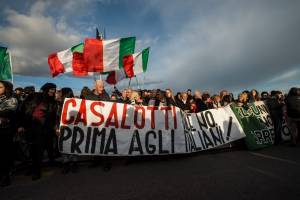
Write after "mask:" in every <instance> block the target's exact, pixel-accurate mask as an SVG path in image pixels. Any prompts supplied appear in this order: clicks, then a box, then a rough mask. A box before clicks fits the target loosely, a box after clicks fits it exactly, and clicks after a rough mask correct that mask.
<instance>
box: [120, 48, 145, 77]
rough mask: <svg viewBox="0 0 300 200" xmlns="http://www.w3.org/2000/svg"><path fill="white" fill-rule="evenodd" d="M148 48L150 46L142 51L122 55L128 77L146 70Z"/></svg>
mask: <svg viewBox="0 0 300 200" xmlns="http://www.w3.org/2000/svg"><path fill="white" fill-rule="evenodd" d="M149 50H150V48H147V49H144V50H143V51H142V52H139V53H135V54H131V55H128V56H124V58H123V65H124V70H125V72H126V75H127V77H128V78H132V77H134V76H135V75H137V74H140V73H143V72H145V71H146V70H147V65H148V57H149Z"/></svg>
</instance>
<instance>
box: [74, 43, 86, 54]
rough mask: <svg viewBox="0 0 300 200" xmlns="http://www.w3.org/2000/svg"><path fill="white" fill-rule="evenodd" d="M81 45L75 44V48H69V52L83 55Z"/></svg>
mask: <svg viewBox="0 0 300 200" xmlns="http://www.w3.org/2000/svg"><path fill="white" fill-rule="evenodd" d="M83 47H84V45H83V43H80V44H77V45H76V46H74V47H72V48H71V51H72V52H73V53H74V52H79V53H83Z"/></svg>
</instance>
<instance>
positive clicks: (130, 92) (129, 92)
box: [126, 88, 132, 99]
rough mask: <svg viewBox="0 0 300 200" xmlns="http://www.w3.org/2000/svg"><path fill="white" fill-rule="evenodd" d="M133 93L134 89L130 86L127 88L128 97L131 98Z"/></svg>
mask: <svg viewBox="0 0 300 200" xmlns="http://www.w3.org/2000/svg"><path fill="white" fill-rule="evenodd" d="M131 95H132V89H130V88H128V89H127V90H126V98H128V99H131Z"/></svg>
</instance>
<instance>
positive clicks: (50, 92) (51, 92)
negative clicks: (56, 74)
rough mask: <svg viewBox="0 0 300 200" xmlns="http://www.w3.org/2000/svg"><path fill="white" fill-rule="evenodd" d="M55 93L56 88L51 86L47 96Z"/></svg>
mask: <svg viewBox="0 0 300 200" xmlns="http://www.w3.org/2000/svg"><path fill="white" fill-rule="evenodd" d="M55 93H56V89H55V88H51V89H49V91H48V95H49V97H55Z"/></svg>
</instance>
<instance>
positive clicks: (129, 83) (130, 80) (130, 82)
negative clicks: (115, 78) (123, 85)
mask: <svg viewBox="0 0 300 200" xmlns="http://www.w3.org/2000/svg"><path fill="white" fill-rule="evenodd" d="M130 83H131V78H129V84H128V87H129V88H130Z"/></svg>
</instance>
